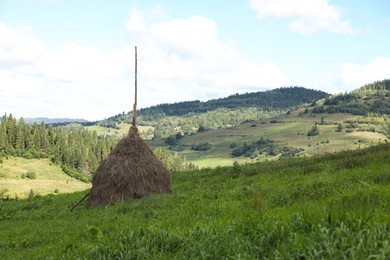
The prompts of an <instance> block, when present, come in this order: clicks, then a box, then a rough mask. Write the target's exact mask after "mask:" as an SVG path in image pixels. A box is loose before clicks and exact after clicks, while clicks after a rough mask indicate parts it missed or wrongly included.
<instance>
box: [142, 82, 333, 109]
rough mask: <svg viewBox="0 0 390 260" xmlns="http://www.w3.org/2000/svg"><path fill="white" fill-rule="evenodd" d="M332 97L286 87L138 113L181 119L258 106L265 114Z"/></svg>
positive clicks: (308, 90)
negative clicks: (184, 116) (213, 111)
mask: <svg viewBox="0 0 390 260" xmlns="http://www.w3.org/2000/svg"><path fill="white" fill-rule="evenodd" d="M328 96H329V94H328V93H326V92H324V91H321V90H312V89H307V88H303V87H297V86H293V87H284V88H278V89H273V90H268V91H259V92H252V93H245V94H234V95H231V96H228V97H225V98H219V99H211V100H208V101H205V102H202V101H199V100H195V101H184V102H178V103H172V104H160V105H156V106H151V107H148V108H142V109H140V110H139V115H142V116H149V115H154V116H155V115H156V114H161V113H163V114H164V115H166V116H182V115H185V114H188V113H204V112H208V111H212V110H215V109H218V108H230V109H235V108H247V107H256V108H261V109H263V110H266V111H272V110H280V109H289V108H292V107H295V106H298V105H302V104H305V103H311V102H313V101H316V100H319V99H322V98H326V97H328Z"/></svg>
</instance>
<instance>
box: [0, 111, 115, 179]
mask: <svg viewBox="0 0 390 260" xmlns="http://www.w3.org/2000/svg"><path fill="white" fill-rule="evenodd" d="M114 145H115V142H114V141H112V140H108V139H106V138H103V137H98V136H97V135H96V132H90V131H87V130H84V129H72V131H67V130H66V128H64V127H56V128H54V127H53V126H52V125H49V126H48V127H46V125H45V123H44V122H42V123H41V124H37V123H33V124H27V123H26V122H25V120H24V119H23V118H20V119H19V120H16V118H15V117H13V116H12V114H10V115H9V116H7V115H6V114H5V115H4V116H3V117H2V120H1V124H0V159H1V157H6V156H20V157H24V158H27V159H29V158H49V159H50V160H51V161H52V162H53V163H55V164H58V165H60V166H61V168H62V170H63V171H64V172H65V173H67V174H68V175H69V176H71V177H74V178H77V179H79V180H82V181H89V179H90V175H91V173H92V172H94V171H95V170H96V169H97V167H98V165H99V163H100V161H101V160H102V159H103V158H105V157H106V156H107V155H108V154H109V153H110V151H111V149H112V148H113V146H114Z"/></svg>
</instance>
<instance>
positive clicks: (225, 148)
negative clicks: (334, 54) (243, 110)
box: [148, 109, 388, 168]
mask: <svg viewBox="0 0 390 260" xmlns="http://www.w3.org/2000/svg"><path fill="white" fill-rule="evenodd" d="M322 117H324V124H321V118H322ZM364 118H365V117H363V116H356V115H351V114H343V113H337V114H312V113H304V109H299V110H295V111H293V112H292V113H291V114H289V115H282V116H279V117H277V118H268V119H262V120H251V121H250V122H245V123H242V124H239V125H237V126H232V127H227V128H221V129H210V130H207V131H204V132H198V133H196V134H194V135H186V136H184V137H183V138H182V139H181V140H180V141H179V144H180V145H182V146H183V147H184V148H185V149H184V150H183V151H178V152H177V153H178V155H180V156H183V157H186V159H187V160H188V161H191V162H192V163H194V164H195V165H197V166H198V167H200V168H203V167H217V166H228V165H232V164H233V163H234V162H235V161H237V162H239V163H246V162H248V163H249V162H256V161H264V160H277V159H279V156H280V155H278V156H271V157H270V156H266V157H264V156H260V157H256V158H252V159H251V158H249V157H243V156H241V157H233V156H232V154H231V153H232V149H231V148H230V147H229V146H230V145H231V144H232V143H235V144H236V145H237V146H242V145H243V144H244V143H247V144H251V143H252V142H253V141H257V140H259V139H260V138H261V137H264V138H269V139H271V140H274V141H275V142H277V143H279V144H285V145H287V146H291V147H296V148H302V149H304V151H303V152H301V153H299V154H298V156H313V155H323V154H326V153H333V152H338V151H342V150H346V149H357V148H365V147H368V146H371V145H376V144H379V143H384V142H385V141H386V140H388V138H387V137H386V135H384V134H383V133H379V132H378V131H375V132H374V131H371V132H370V131H368V130H366V131H360V130H359V129H350V130H351V132H348V131H347V130H348V129H349V128H347V126H348V125H349V123H346V122H349V121H359V120H363V119H364ZM379 118H380V117H379ZM374 119H376V118H374ZM365 120H368V119H365ZM339 123H340V124H341V125H342V127H343V130H342V131H341V132H336V130H337V126H338V124H339ZM315 124H317V127H318V129H319V132H320V134H319V135H317V136H310V137H309V136H307V133H308V132H309V130H310V129H311V128H312V127H313V126H314V125H315ZM362 125H363V124H362ZM375 127H376V128H378V129H379V126H378V125H374V124H365V128H366V129H369V128H375ZM164 140H165V139H164ZM164 140H162V139H155V140H150V141H148V144H149V145H150V146H151V147H153V148H156V147H164V146H165V147H166V148H168V147H169V146H167V145H166V144H164ZM202 142H207V143H209V144H210V145H211V148H210V149H209V150H207V151H201V152H199V151H193V150H191V149H190V148H191V145H192V144H198V143H202Z"/></svg>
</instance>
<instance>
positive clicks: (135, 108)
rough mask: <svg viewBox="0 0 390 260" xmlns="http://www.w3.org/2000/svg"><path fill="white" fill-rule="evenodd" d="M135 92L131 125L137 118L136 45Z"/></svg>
mask: <svg viewBox="0 0 390 260" xmlns="http://www.w3.org/2000/svg"><path fill="white" fill-rule="evenodd" d="M134 88H135V93H134V96H135V98H134V105H133V126H136V118H137V46H135V86H134Z"/></svg>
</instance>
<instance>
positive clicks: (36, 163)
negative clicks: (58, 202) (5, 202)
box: [0, 157, 90, 198]
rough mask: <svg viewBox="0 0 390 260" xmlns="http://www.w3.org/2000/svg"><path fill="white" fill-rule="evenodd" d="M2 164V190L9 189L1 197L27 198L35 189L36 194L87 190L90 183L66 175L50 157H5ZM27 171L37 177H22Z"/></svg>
mask: <svg viewBox="0 0 390 260" xmlns="http://www.w3.org/2000/svg"><path fill="white" fill-rule="evenodd" d="M3 160H4V162H3V163H2V164H0V191H4V189H6V190H7V192H5V193H4V194H3V195H2V196H0V197H8V196H9V197H10V198H15V197H16V196H17V197H19V198H26V197H27V195H28V193H29V192H30V191H31V190H33V192H34V193H36V194H52V193H54V190H56V192H57V190H58V193H68V192H75V191H80V190H85V189H87V188H88V187H90V184H87V183H84V182H81V181H79V180H76V179H73V178H71V177H69V176H68V175H66V174H65V173H64V172H63V171H62V170H61V168H60V167H59V166H56V165H53V164H52V163H51V162H50V161H49V159H25V158H14V157H10V158H9V159H3ZM27 172H34V173H35V174H36V179H28V178H24V179H22V175H23V174H24V175H25V174H26V173H27Z"/></svg>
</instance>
